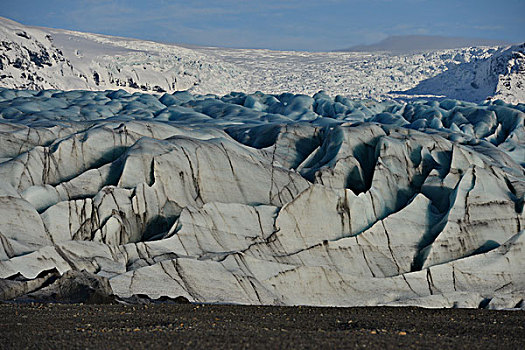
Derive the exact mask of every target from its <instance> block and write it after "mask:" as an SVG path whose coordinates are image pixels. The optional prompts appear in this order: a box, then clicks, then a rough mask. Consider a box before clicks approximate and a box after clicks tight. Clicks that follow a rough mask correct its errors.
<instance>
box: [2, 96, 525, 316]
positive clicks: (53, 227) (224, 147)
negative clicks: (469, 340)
mask: <svg viewBox="0 0 525 350" xmlns="http://www.w3.org/2000/svg"><path fill="white" fill-rule="evenodd" d="M0 116H1V123H0V153H1V154H0V158H1V160H2V161H1V162H0V213H1V215H0V299H12V298H16V297H19V296H21V295H24V294H26V293H28V292H31V291H33V290H39V289H40V288H42V286H45V285H46V284H47V283H50V282H51V281H52V278H53V277H54V276H55V275H56V274H57V273H58V274H64V273H66V272H67V271H71V270H74V271H82V270H86V271H88V272H90V273H94V274H97V276H98V278H108V279H109V284H108V285H110V286H111V288H112V290H113V292H114V293H116V294H117V295H118V296H119V297H121V298H127V297H130V296H132V295H147V296H149V297H151V298H158V297H161V296H167V297H171V298H176V297H184V298H187V299H188V300H190V301H197V302H217V303H243V304H278V305H282V304H285V305H297V304H309V305H335V306H351V305H382V304H389V305H420V306H427V307H489V308H515V307H518V308H520V307H525V303H524V299H525V255H524V254H523V251H524V249H525V231H524V229H523V228H524V227H525V216H524V210H523V209H524V208H523V203H524V193H525V174H524V170H523V169H524V168H523V165H525V164H524V163H525V145H524V140H525V126H524V120H525V105H523V104H521V105H517V106H513V105H507V104H504V103H503V102H501V101H495V102H487V103H485V104H483V105H476V104H473V103H467V102H461V101H455V100H444V101H442V102H440V103H438V102H436V101H432V102H422V101H418V102H410V103H408V104H404V103H398V102H394V101H388V102H381V103H378V102H373V101H370V100H364V101H363V100H349V99H347V98H344V97H343V96H336V97H335V98H332V97H330V96H329V95H327V94H325V93H317V94H316V95H315V96H313V97H310V96H306V95H293V94H289V93H284V94H281V95H265V94H262V93H256V94H250V95H247V94H243V93H232V94H229V95H226V96H223V97H218V96H209V95H208V96H196V95H191V94H190V93H188V92H179V93H175V94H173V95H172V94H164V95H162V96H158V95H152V94H141V93H134V94H129V93H126V92H125V91H122V90H120V91H103V92H89V91H88V92H86V91H70V92H62V91H23V90H2V89H0ZM520 163H521V164H520ZM53 271H55V272H56V273H53ZM108 288H109V287H108Z"/></svg>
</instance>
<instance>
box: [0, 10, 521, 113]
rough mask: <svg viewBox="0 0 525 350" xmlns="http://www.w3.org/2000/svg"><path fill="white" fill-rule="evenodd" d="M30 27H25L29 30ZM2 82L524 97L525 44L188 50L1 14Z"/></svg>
mask: <svg viewBox="0 0 525 350" xmlns="http://www.w3.org/2000/svg"><path fill="white" fill-rule="evenodd" d="M24 33H25V34H24ZM0 40H1V42H2V46H0V86H3V87H7V88H32V89H43V88H56V89H61V90H71V89H86V90H104V89H118V88H123V89H125V90H127V91H146V92H164V91H166V92H174V91H178V90H179V91H180V90H188V89H190V90H191V91H192V92H195V93H200V94H207V93H212V94H226V93H229V92H230V91H243V92H248V93H252V92H255V91H262V92H264V93H282V92H290V93H301V94H308V95H312V94H314V93H316V92H317V91H320V90H324V91H326V92H328V93H329V94H332V95H337V94H340V95H344V96H346V97H351V98H372V99H379V100H383V99H391V98H398V97H401V98H413V97H414V95H416V96H426V97H452V98H457V99H462V100H466V101H473V102H480V101H483V100H485V99H487V98H501V99H503V100H504V101H506V102H510V103H517V102H524V101H525V100H524V97H523V96H524V94H525V92H524V91H525V84H524V81H525V78H524V75H525V73H524V72H523V58H522V57H523V54H524V53H523V46H515V47H512V48H500V49H498V48H494V47H492V48H491V47H477V48H462V49H452V50H441V51H432V52H421V53H411V54H404V55H396V54H388V53H366V52H359V53H358V52H320V53H308V52H291V51H289V52H285V51H271V50H234V49H223V48H192V49H189V48H185V47H181V46H176V45H168V44H160V43H155V42H148V41H140V40H134V39H126V38H117V37H110V36H104V35H96V34H88V33H80V32H72V31H65V30H58V29H48V28H34V27H26V26H23V25H21V24H19V23H16V22H12V21H9V20H7V19H0Z"/></svg>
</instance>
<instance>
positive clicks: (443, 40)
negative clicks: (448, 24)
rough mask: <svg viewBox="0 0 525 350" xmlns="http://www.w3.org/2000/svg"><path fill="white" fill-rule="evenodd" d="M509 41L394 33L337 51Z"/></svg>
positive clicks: (402, 49) (416, 48) (409, 49)
mask: <svg viewBox="0 0 525 350" xmlns="http://www.w3.org/2000/svg"><path fill="white" fill-rule="evenodd" d="M509 44H510V43H509V42H506V41H502V40H488V39H473V38H459V37H446V36H437V35H395V36H390V37H388V38H386V39H384V40H382V41H380V42H378V43H376V44H371V45H358V46H352V47H350V48H348V49H343V50H338V51H357V52H377V51H391V52H400V53H401V52H413V51H427V50H446V49H458V48H463V47H473V46H506V45H509Z"/></svg>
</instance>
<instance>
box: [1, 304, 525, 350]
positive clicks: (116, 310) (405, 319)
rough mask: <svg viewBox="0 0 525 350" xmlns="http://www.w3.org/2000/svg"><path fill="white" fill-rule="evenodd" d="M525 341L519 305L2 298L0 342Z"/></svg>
mask: <svg viewBox="0 0 525 350" xmlns="http://www.w3.org/2000/svg"><path fill="white" fill-rule="evenodd" d="M167 346H168V347H170V348H188V349H194V348H250V349H251V348H272V349H277V348H324V349H327V348H331V349H333V348H355V347H359V348H365V347H366V348H372V349H378V348H379V349H381V348H387V349H390V348H423V347H425V348H433V349H436V348H454V349H457V348H468V349H487V348H494V349H525V312H523V311H490V310H465V309H452V310H450V309H447V310H441V309H440V310H428V309H419V308H386V307H373V308H368V307H366V308H313V307H257V306H231V305H213V306H212V305H193V304H155V305H133V306H127V305H78V304H76V305H59V304H0V348H6V349H20V348H68V349H70V348H91V349H101V348H106V349H107V348H111V349H114V348H137V349H138V348H148V349H149V348H166V347H167Z"/></svg>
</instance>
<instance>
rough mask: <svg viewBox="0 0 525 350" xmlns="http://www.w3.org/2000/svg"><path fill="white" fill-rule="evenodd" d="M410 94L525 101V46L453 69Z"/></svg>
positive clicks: (424, 83) (423, 82)
mask: <svg viewBox="0 0 525 350" xmlns="http://www.w3.org/2000/svg"><path fill="white" fill-rule="evenodd" d="M407 93H409V94H416V95H417V94H427V95H428V94H432V95H443V96H447V97H451V98H459V99H462V98H464V97H465V96H468V97H469V99H470V100H474V101H482V100H484V99H486V98H487V97H491V98H492V99H502V100H504V101H507V102H509V103H523V102H524V101H525V44H521V45H515V46H511V47H508V48H505V49H503V50H499V51H497V52H495V53H494V54H492V55H491V56H489V57H486V58H483V59H473V60H470V61H469V62H465V63H461V64H458V65H456V66H451V67H450V68H449V69H448V70H447V71H445V72H443V73H440V74H438V75H437V76H435V77H432V78H430V79H427V80H425V81H422V82H421V83H419V84H418V85H417V86H416V87H415V88H413V89H411V90H409V91H407Z"/></svg>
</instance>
